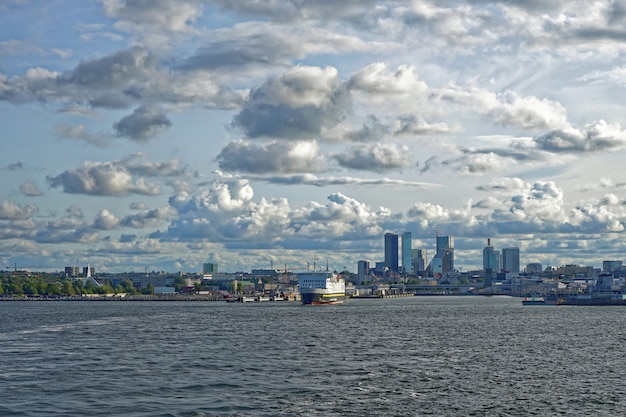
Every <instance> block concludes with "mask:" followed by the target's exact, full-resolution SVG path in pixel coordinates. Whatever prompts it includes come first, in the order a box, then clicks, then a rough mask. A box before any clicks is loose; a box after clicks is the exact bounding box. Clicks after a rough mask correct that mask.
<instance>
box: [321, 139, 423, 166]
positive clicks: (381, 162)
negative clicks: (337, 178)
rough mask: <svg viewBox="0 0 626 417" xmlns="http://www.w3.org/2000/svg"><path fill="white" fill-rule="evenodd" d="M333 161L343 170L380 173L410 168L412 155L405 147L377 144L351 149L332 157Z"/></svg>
mask: <svg viewBox="0 0 626 417" xmlns="http://www.w3.org/2000/svg"><path fill="white" fill-rule="evenodd" d="M333 160H335V161H336V162H337V163H338V164H339V165H340V166H341V167H343V168H348V169H354V170H360V171H371V172H378V173H382V172H389V171H397V170H402V169H403V168H405V167H408V166H410V165H411V164H412V155H411V152H410V151H409V148H408V147H406V146H400V145H396V144H380V143H378V144H375V145H372V146H367V147H365V146H355V147H352V148H350V149H348V150H347V151H346V152H344V153H342V154H335V155H333Z"/></svg>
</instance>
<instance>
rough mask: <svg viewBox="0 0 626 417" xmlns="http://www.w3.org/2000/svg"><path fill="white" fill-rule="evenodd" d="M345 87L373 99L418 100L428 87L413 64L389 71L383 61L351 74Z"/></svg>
mask: <svg viewBox="0 0 626 417" xmlns="http://www.w3.org/2000/svg"><path fill="white" fill-rule="evenodd" d="M346 87H347V88H348V89H350V90H351V91H358V92H360V93H363V94H367V95H368V96H370V98H373V99H374V100H380V101H383V100H395V101H396V102H397V101H398V100H400V101H408V100H410V101H414V102H415V101H420V100H424V99H426V98H427V97H428V95H429V94H430V88H429V87H428V85H426V83H425V82H424V81H422V80H420V78H419V77H418V76H417V74H416V68H415V66H413V65H400V66H399V67H398V68H397V69H396V70H395V71H393V72H391V71H389V69H388V68H387V65H386V64H385V63H383V62H376V63H373V64H370V65H368V66H366V67H364V68H362V69H361V70H359V71H357V72H356V73H355V74H353V75H352V76H351V77H350V79H349V81H348V82H347V83H346Z"/></svg>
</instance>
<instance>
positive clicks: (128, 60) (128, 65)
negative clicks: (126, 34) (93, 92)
mask: <svg viewBox="0 0 626 417" xmlns="http://www.w3.org/2000/svg"><path fill="white" fill-rule="evenodd" d="M156 66H157V61H156V59H155V57H154V56H153V55H152V54H151V53H150V52H149V51H147V50H146V49H143V48H139V47H134V48H130V49H123V50H121V51H117V52H115V53H113V54H111V55H107V56H105V57H102V58H96V59H89V60H85V61H81V62H79V64H78V65H77V66H76V68H74V69H73V70H72V71H70V72H66V73H64V74H62V75H61V77H59V79H58V82H59V84H61V85H79V86H83V87H87V88H89V89H97V90H105V91H106V90H111V89H120V88H126V87H127V86H128V85H129V84H135V83H140V84H141V83H142V82H145V81H148V80H149V79H150V76H151V75H152V73H153V70H154V69H155V68H156Z"/></svg>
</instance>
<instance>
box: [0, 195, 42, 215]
mask: <svg viewBox="0 0 626 417" xmlns="http://www.w3.org/2000/svg"><path fill="white" fill-rule="evenodd" d="M36 211H37V207H35V206H33V205H27V206H23V207H22V206H19V205H18V204H16V203H14V202H12V201H8V200H2V203H0V220H28V219H30V218H31V217H32V216H33V214H34V213H35V212H36Z"/></svg>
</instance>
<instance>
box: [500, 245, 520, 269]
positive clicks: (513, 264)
mask: <svg viewBox="0 0 626 417" xmlns="http://www.w3.org/2000/svg"><path fill="white" fill-rule="evenodd" d="M502 270H503V271H504V272H511V273H513V274H519V248H516V247H512V248H504V249H502Z"/></svg>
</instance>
